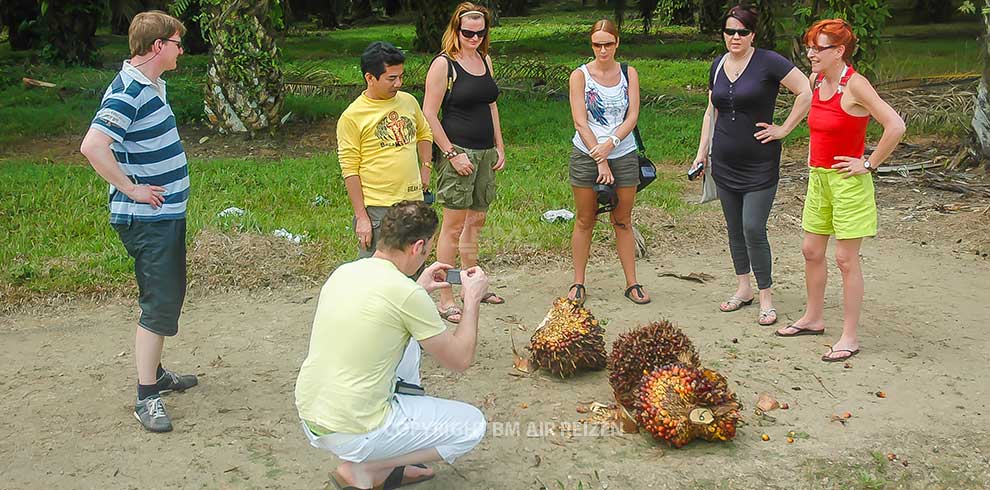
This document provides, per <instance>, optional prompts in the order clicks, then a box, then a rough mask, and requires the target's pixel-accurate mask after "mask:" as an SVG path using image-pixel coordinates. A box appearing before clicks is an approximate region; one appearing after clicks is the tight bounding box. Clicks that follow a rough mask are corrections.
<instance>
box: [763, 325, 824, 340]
mask: <svg viewBox="0 0 990 490" xmlns="http://www.w3.org/2000/svg"><path fill="white" fill-rule="evenodd" d="M784 328H793V329H794V330H795V332H794V333H780V330H775V331H774V332H773V334H774V335H776V336H778V337H800V336H802V335H825V329H824V328H823V329H821V330H811V329H808V328H804V327H799V326H797V325H788V326H786V327H784Z"/></svg>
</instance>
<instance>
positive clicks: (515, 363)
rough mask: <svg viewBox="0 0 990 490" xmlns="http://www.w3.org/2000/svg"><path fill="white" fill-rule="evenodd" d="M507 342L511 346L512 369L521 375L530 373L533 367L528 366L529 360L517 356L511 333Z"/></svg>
mask: <svg viewBox="0 0 990 490" xmlns="http://www.w3.org/2000/svg"><path fill="white" fill-rule="evenodd" d="M509 341H510V342H511V344H512V367H514V368H516V370H517V371H519V372H522V373H526V374H529V373H532V372H533V366H532V365H531V364H530V359H529V358H528V357H523V356H521V355H519V351H518V350H516V341H515V339H513V338H512V334H511V333H510V334H509Z"/></svg>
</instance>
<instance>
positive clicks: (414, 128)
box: [337, 41, 433, 258]
mask: <svg viewBox="0 0 990 490" xmlns="http://www.w3.org/2000/svg"><path fill="white" fill-rule="evenodd" d="M404 63H405V56H404V55H403V54H402V52H401V51H399V50H398V49H396V48H395V46H392V45H391V44H389V43H386V42H383V41H376V42H373V43H371V44H370V45H369V46H368V48H367V49H365V51H364V53H363V54H362V55H361V70H362V72H363V73H364V79H365V81H366V82H367V83H368V88H367V90H365V91H364V92H363V93H361V95H360V96H359V97H358V98H357V100H355V101H354V102H352V103H351V105H350V106H348V107H347V109H346V110H345V111H344V113H343V114H341V115H340V119H339V120H338V121H337V158H338V160H339V161H340V169H341V172H342V173H343V177H344V186H345V187H347V196H348V197H349V198H350V200H351V207H353V208H354V222H353V224H354V232H355V233H356V234H357V238H358V257H359V258H365V257H371V256H372V255H373V254H374V253H375V247H376V244H377V239H378V228H379V225H380V223H381V219H382V216H383V215H384V214H385V210H386V209H388V207H389V206H391V205H393V204H395V203H397V202H399V201H403V200H410V201H420V200H422V199H423V192H424V191H426V189H427V187H429V184H430V161H431V160H432V159H433V133H431V132H430V125H429V124H427V122H426V118H425V117H424V116H423V111H422V109H420V107H419V103H418V102H417V101H416V98H415V97H413V96H412V95H410V94H407V93H405V92H400V91H399V88H400V87H401V86H402V74H403V64H404ZM420 162H422V164H421V163H420Z"/></svg>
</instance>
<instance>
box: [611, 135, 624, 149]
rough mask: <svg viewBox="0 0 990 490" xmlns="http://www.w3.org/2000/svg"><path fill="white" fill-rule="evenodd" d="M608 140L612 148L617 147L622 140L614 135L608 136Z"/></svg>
mask: <svg viewBox="0 0 990 490" xmlns="http://www.w3.org/2000/svg"><path fill="white" fill-rule="evenodd" d="M608 139H609V140H611V141H612V146H613V147H615V146H619V143H621V142H622V140H620V139H619V137H618V136H616V135H614V134H610V135H608Z"/></svg>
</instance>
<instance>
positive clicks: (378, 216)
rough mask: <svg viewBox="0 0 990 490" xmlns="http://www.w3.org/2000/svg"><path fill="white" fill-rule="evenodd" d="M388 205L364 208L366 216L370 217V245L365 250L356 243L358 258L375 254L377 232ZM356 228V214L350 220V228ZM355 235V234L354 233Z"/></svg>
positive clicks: (380, 227)
mask: <svg viewBox="0 0 990 490" xmlns="http://www.w3.org/2000/svg"><path fill="white" fill-rule="evenodd" d="M388 208H389V206H367V207H365V209H366V210H367V211H368V218H369V219H371V246H369V247H368V249H367V250H365V249H363V248H361V244H360V243H358V258H359V259H366V258H368V257H371V256H372V255H375V250H376V249H377V248H378V233H379V231H380V230H381V229H382V218H384V217H385V211H388ZM355 228H357V216H355V217H354V218H353V219H352V220H351V229H355ZM355 236H357V235H355Z"/></svg>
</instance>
